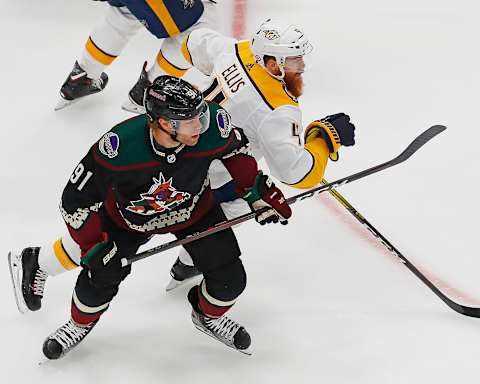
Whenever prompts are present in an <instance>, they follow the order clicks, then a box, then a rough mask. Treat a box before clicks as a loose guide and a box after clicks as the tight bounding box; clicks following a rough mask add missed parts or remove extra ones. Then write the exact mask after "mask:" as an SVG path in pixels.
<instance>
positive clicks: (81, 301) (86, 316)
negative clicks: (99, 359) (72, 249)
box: [43, 222, 149, 360]
mask: <svg viewBox="0 0 480 384" xmlns="http://www.w3.org/2000/svg"><path fill="white" fill-rule="evenodd" d="M102 230H103V231H104V232H103V233H102V239H100V240H99V242H98V243H96V244H89V245H90V246H89V245H86V244H81V245H80V248H82V249H88V252H87V253H86V254H85V256H83V258H82V270H81V272H80V274H79V275H78V278H77V283H76V285H75V289H74V291H73V295H72V302H71V317H70V319H69V320H68V321H67V322H66V323H65V324H64V325H62V326H61V327H59V328H58V329H57V330H56V331H55V332H53V333H52V334H51V335H49V336H48V337H47V339H46V340H45V342H44V344H43V353H44V355H45V356H46V357H47V358H48V359H52V360H54V359H58V358H60V357H62V356H64V355H65V354H66V353H67V352H68V351H70V350H71V349H72V348H74V347H75V346H77V345H78V344H79V343H80V342H81V341H82V340H83V339H84V338H85V336H87V334H88V333H89V332H90V331H91V330H92V329H93V327H94V326H95V325H96V324H97V322H98V320H99V319H100V317H101V315H102V314H103V313H104V312H105V311H106V310H107V309H108V307H109V305H110V302H111V301H112V299H113V298H114V297H115V295H116V294H117V293H118V288H119V285H120V283H121V282H122V281H123V280H124V279H125V278H126V277H127V276H128V275H129V273H130V271H131V267H130V266H127V267H122V265H121V263H120V259H121V258H122V257H128V256H130V255H133V254H135V253H136V252H137V250H138V248H139V247H140V245H142V244H144V243H145V242H147V241H148V239H149V237H148V236H145V235H141V234H138V235H137V234H132V233H131V232H127V231H124V230H121V229H119V228H117V227H115V226H114V224H112V223H110V224H106V223H105V222H103V223H102Z"/></svg>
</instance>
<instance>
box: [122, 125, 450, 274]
mask: <svg viewBox="0 0 480 384" xmlns="http://www.w3.org/2000/svg"><path fill="white" fill-rule="evenodd" d="M445 129H446V127H444V126H443V125H434V126H433V127H430V128H428V129H427V130H426V131H425V132H423V133H422V134H420V135H419V136H418V137H417V138H416V139H415V140H413V141H412V142H411V143H410V145H409V146H408V147H407V148H406V149H405V150H404V151H403V152H402V153H401V154H400V155H398V156H397V157H395V158H393V159H392V160H389V161H387V162H385V163H382V164H380V165H377V166H374V167H371V168H367V169H365V170H363V171H360V172H357V173H354V174H353V175H350V176H347V177H344V178H342V179H339V180H337V181H334V182H332V183H329V184H324V185H320V186H318V187H316V188H313V189H310V190H308V191H306V192H303V193H300V194H298V195H295V196H292V197H290V198H288V199H287V203H288V204H293V203H295V202H297V201H299V200H303V199H307V198H309V197H312V196H315V195H317V194H319V193H322V192H325V191H329V190H331V189H333V188H336V187H339V186H341V185H344V184H347V183H351V182H352V181H355V180H358V179H361V178H364V177H366V176H369V175H372V174H374V173H377V172H380V171H383V170H384V169H387V168H390V167H393V166H394V165H397V164H400V163H402V162H404V161H405V160H407V159H409V158H410V156H412V155H413V154H414V153H415V152H417V151H418V150H419V149H420V148H421V147H422V146H423V145H425V144H426V143H427V142H428V141H429V140H431V139H433V138H434V137H435V136H437V135H438V134H439V133H441V132H443V131H444V130H445ZM267 209H268V208H265V210H267ZM255 215H256V213H255V212H250V213H246V214H244V215H242V216H239V217H236V218H235V219H231V220H226V221H223V222H221V223H218V224H217V225H215V226H214V227H211V228H209V229H207V230H205V231H203V232H200V233H196V234H194V235H191V236H188V237H186V238H184V239H178V240H172V241H169V242H167V243H163V244H160V245H158V246H156V247H154V248H152V249H149V250H147V251H144V252H141V253H138V254H136V255H135V256H132V257H129V258H126V257H124V258H122V259H121V263H122V266H123V267H125V266H127V265H130V264H132V263H134V262H136V261H138V260H141V259H144V258H146V257H149V256H152V255H154V254H156V253H160V252H163V251H166V250H168V249H171V248H174V247H177V246H179V245H184V244H188V243H191V242H192V241H195V240H199V239H201V238H203V237H205V236H209V235H212V234H214V233H217V232H219V231H223V230H224V229H227V228H230V227H233V226H234V225H237V224H240V223H243V222H244V221H247V220H250V219H252V218H254V217H255Z"/></svg>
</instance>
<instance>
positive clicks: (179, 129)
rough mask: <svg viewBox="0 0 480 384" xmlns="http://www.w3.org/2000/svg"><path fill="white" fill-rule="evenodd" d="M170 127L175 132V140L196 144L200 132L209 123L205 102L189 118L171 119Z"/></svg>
mask: <svg viewBox="0 0 480 384" xmlns="http://www.w3.org/2000/svg"><path fill="white" fill-rule="evenodd" d="M171 124H172V128H173V130H174V131H175V132H176V134H177V140H178V141H179V142H180V143H182V144H186V145H190V146H193V145H195V144H197V142H198V139H199V138H200V134H202V133H203V132H205V131H206V130H207V129H208V126H209V125H210V111H209V110H208V106H207V104H206V103H205V104H204V106H203V107H202V110H201V112H200V113H199V114H198V115H197V116H195V117H193V118H192V119H189V120H175V121H171Z"/></svg>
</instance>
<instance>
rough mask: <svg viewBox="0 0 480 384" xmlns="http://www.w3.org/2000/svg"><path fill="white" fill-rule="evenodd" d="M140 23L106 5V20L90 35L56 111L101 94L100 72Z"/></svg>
mask: <svg viewBox="0 0 480 384" xmlns="http://www.w3.org/2000/svg"><path fill="white" fill-rule="evenodd" d="M140 28H142V24H141V23H140V22H139V21H138V20H137V19H136V18H135V17H134V16H133V15H132V14H131V13H130V11H129V10H128V9H127V8H126V7H112V6H109V7H108V10H107V13H106V15H105V18H104V19H103V20H102V21H101V22H100V24H98V25H97V26H96V27H95V29H94V30H93V32H92V34H91V35H90V36H89V38H88V40H87V42H86V44H85V48H84V49H83V51H82V55H81V57H80V59H78V60H77V61H76V62H75V64H74V66H73V69H72V72H71V73H70V74H69V75H68V77H67V79H66V80H65V82H64V83H63V85H62V87H61V89H60V101H59V103H58V104H57V106H56V107H55V110H59V109H62V108H65V107H66V106H68V105H70V104H72V103H73V102H75V101H77V100H78V99H80V98H82V97H85V96H88V95H92V94H94V93H98V92H100V91H102V90H103V89H104V88H105V86H106V85H107V82H108V76H107V74H106V73H104V72H103V70H104V69H105V68H106V67H108V66H109V65H110V64H111V63H112V62H113V61H114V60H115V59H116V58H117V56H119V55H120V53H121V52H122V50H123V48H124V47H125V46H126V45H127V43H128V41H129V40H130V38H131V37H132V36H133V35H134V34H135V33H137V31H138V30H139V29H140Z"/></svg>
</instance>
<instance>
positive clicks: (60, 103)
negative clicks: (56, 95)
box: [53, 96, 81, 111]
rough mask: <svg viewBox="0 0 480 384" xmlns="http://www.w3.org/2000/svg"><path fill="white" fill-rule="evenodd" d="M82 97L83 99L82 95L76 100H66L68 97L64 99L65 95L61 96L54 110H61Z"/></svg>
mask: <svg viewBox="0 0 480 384" xmlns="http://www.w3.org/2000/svg"><path fill="white" fill-rule="evenodd" d="M80 99H81V97H80V98H78V99H75V100H66V99H64V98H63V97H61V96H60V100H59V101H58V103H57V105H56V106H55V108H54V109H53V110H54V111H60V110H61V109H63V108H66V107H68V106H70V105H72V104H74V103H76V102H77V101H78V100H80Z"/></svg>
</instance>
